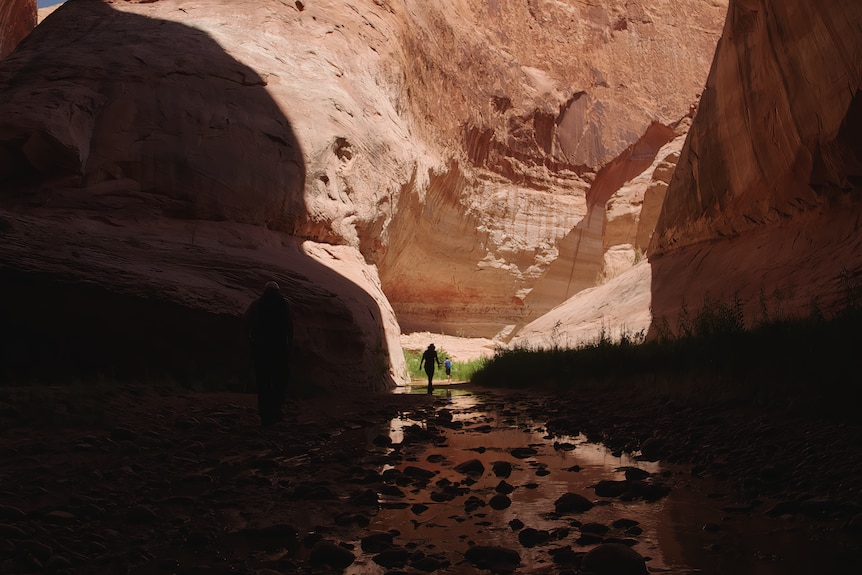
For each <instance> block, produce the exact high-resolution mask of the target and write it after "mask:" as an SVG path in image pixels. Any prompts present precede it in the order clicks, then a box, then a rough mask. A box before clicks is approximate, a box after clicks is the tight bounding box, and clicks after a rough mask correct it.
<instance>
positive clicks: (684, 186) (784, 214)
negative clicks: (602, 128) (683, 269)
mask: <svg viewBox="0 0 862 575" xmlns="http://www.w3.org/2000/svg"><path fill="white" fill-rule="evenodd" d="M860 23H862V5H859V4H858V3H852V2H842V1H840V0H830V1H826V2H810V1H803V0H799V1H797V2H779V1H773V0H763V1H748V0H734V1H732V2H731V3H730V8H729V10H728V19H727V23H726V25H725V29H724V33H723V35H722V40H721V42H720V44H719V47H718V50H717V53H716V56H715V61H714V63H713V65H712V69H711V71H710V74H709V78H708V80H707V86H706V89H705V91H704V94H703V97H702V99H701V101H700V104H699V108H698V111H697V115H696V116H695V118H694V122H693V125H692V128H691V132H690V134H689V138H688V141H687V142H686V145H685V147H684V149H683V150H682V153H681V157H680V161H679V165H678V167H677V169H676V172H675V174H674V177H673V181H672V182H671V185H670V187H669V189H668V192H667V199H666V201H665V204H664V208H663V211H662V214H661V217H660V219H659V222H658V227H657V230H656V233H655V236H654V238H653V244H652V246H651V248H650V252H651V254H653V255H654V256H659V255H661V254H666V255H667V257H677V256H675V255H673V254H674V253H676V252H678V250H679V248H680V247H681V246H687V245H692V244H697V243H699V242H704V241H711V242H714V241H715V240H718V239H722V238H734V237H737V236H742V235H745V234H751V236H752V238H755V237H756V238H760V236H761V234H762V233H765V232H764V230H766V229H769V230H772V232H773V235H774V238H775V241H774V245H769V243H768V242H765V241H764V240H762V239H761V240H759V241H757V245H758V247H759V249H760V253H759V254H758V255H753V254H751V253H745V254H739V257H740V260H738V261H736V262H731V261H728V262H727V266H728V267H726V268H725V270H726V271H727V272H729V273H733V274H734V275H736V282H735V283H736V284H737V287H736V288H735V289H741V290H743V292H744V295H745V296H746V297H745V299H746V301H747V302H750V303H751V305H752V307H756V303H755V301H756V299H758V298H757V296H756V295H755V294H756V292H757V291H758V290H763V291H765V292H766V294H767V295H768V296H769V298H770V299H774V298H773V297H772V296H771V294H772V293H773V292H775V291H776V290H778V291H780V292H783V293H784V294H790V293H794V294H798V297H799V298H800V299H805V296H802V293H806V292H807V294H808V296H807V300H808V301H807V302H805V304H806V305H805V308H806V309H807V307H808V306H810V304H811V301H812V298H819V299H820V305H824V306H827V308H828V307H832V306H834V305H840V301H839V300H840V299H841V298H840V297H838V296H839V293H838V292H839V291H840V290H837V289H836V287H837V286H838V285H839V284H840V283H841V282H840V281H839V276H841V275H842V273H844V272H842V268H843V269H844V270H846V271H848V272H849V273H850V274H851V276H856V275H858V274H859V269H860V267H862V254H860V253H859V252H856V251H855V250H854V249H853V248H852V246H853V245H855V240H854V236H856V235H858V231H857V229H858V228H857V227H853V226H851V227H849V228H847V227H846V225H847V223H846V222H845V219H846V216H847V215H848V214H847V212H848V211H849V212H850V213H851V214H852V213H859V210H860V208H859V205H858V203H859V200H860V199H862V198H860V196H859V182H860V177H861V176H862V139H860V128H862V123H861V122H862V95H860V87H862V37H860V34H859V26H860ZM803 222H804V224H803ZM817 228H822V229H817ZM827 228H834V229H844V230H845V231H846V232H847V234H848V235H847V236H846V237H843V238H842V237H835V236H834V234H833V233H832V232H830V231H828V229H827ZM788 230H793V231H794V232H797V233H800V234H802V235H801V236H800V237H799V238H798V241H797V243H796V244H795V245H794V244H792V243H791V242H790V240H789V238H788V237H787V233H788ZM819 237H822V239H823V240H826V239H827V238H830V239H829V241H830V244H828V245H830V246H831V247H830V248H829V249H830V250H833V251H834V253H835V255H832V256H828V255H825V254H823V255H824V258H825V259H824V260H823V261H816V260H815V261H814V262H813V265H814V267H813V268H811V269H809V272H810V273H809V274H808V277H806V274H805V273H800V270H799V269H798V266H799V264H798V263H794V262H793V261H792V260H793V259H794V258H790V259H788V258H787V257H786V254H784V253H781V252H780V251H779V250H790V252H791V253H794V254H795V259H796V260H797V262H799V261H807V260H811V258H812V254H813V253H814V251H815V250H818V251H822V250H824V248H825V245H818V244H817V243H816V241H815V240H816V238H819ZM731 241H732V242H734V243H736V244H737V245H738V244H739V240H731ZM832 241H834V243H832ZM728 245H729V244H728V242H719V243H718V244H717V245H715V247H714V249H713V251H721V250H726V249H727V246H728ZM692 250H694V251H700V252H703V253H706V251H705V250H704V248H703V247H702V246H700V247H692V248H691V250H689V251H692ZM838 254H843V255H844V257H843V258H841V259H839V258H838ZM716 255H717V254H716ZM662 257H664V256H662ZM686 257H688V256H686ZM723 258H724V259H726V260H730V259H731V258H730V256H729V254H727V255H725V256H723ZM779 263H781V264H783V265H784V266H787V267H785V268H783V271H784V273H785V275H786V276H787V277H786V278H783V279H782V278H778V277H776V276H777V275H780V274H776V271H777V269H778V268H777V266H778V265H779ZM743 264H745V265H743ZM700 267H703V266H700ZM815 270H816V271H817V272H819V273H821V274H825V277H818V275H817V273H815ZM690 275H691V274H689V276H690ZM845 275H846V274H845ZM767 277H771V278H772V280H771V281H767V279H766V278H767ZM791 278H793V279H794V281H793V282H791ZM680 279H682V280H683V281H688V282H691V283H692V284H693V286H697V287H693V289H691V290H690V291H689V297H688V300H689V303H690V304H692V303H693V302H695V303H696V302H698V301H700V300H701V299H702V297H703V294H704V293H705V292H706V291H707V290H708V289H709V286H705V285H701V282H697V281H693V278H692V279H686V277H683V278H676V280H675V281H679V280H680ZM654 281H655V282H656V283H655V285H654V288H653V291H654V299H655V300H656V301H655V303H656V305H657V308H658V309H662V308H672V306H671V305H670V302H668V301H667V298H666V297H664V296H663V295H662V294H661V293H660V291H659V290H660V288H659V286H666V285H667V284H668V283H670V280H669V279H666V278H661V277H657V276H655V274H654ZM776 281H777V282H778V283H773V282H776ZM829 283H831V284H832V286H833V287H831V288H830V287H828V286H826V285H823V284H829ZM817 285H820V287H822V288H823V289H822V290H821V289H815V286H817ZM727 288H728V289H726V290H725V291H724V293H723V294H722V297H725V298H726V297H727V296H728V293H727V292H728V291H729V290H730V289H734V288H732V287H731V286H729V285H728V286H727ZM716 291H717V290H713V294H712V295H713V297H718V295H717V294H716V293H715V292H716ZM752 292H754V293H752ZM836 297H838V299H836ZM800 303H801V302H800ZM665 311H667V312H668V313H672V309H666V310H665Z"/></svg>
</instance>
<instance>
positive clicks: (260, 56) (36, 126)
mask: <svg viewBox="0 0 862 575" xmlns="http://www.w3.org/2000/svg"><path fill="white" fill-rule="evenodd" d="M725 8H726V2H723V1H721V0H714V1H710V2H703V1H700V0H697V1H695V0H692V1H691V2H687V3H686V9H685V10H682V9H680V6H679V2H672V1H670V0H652V1H651V2H648V3H639V4H634V3H631V2H625V1H623V0H619V1H610V2H606V3H603V4H602V5H601V6H597V5H594V3H590V2H585V1H570V2H556V1H541V0H533V1H531V2H527V3H523V2H514V1H512V2H509V1H503V0H499V1H494V2H486V1H479V0H476V1H472V0H450V1H447V2H439V3H413V2H403V1H396V0H354V1H351V2H347V3H345V2H335V1H319V2H287V3H285V2H256V1H255V2H253V1H250V0H248V1H227V0H224V1H195V0H185V1H182V2H180V1H179V0H158V1H155V2H153V1H148V2H134V1H116V2H107V1H102V0H70V1H69V2H66V3H65V4H64V5H63V6H61V7H60V8H58V9H57V10H56V11H54V12H53V13H51V14H50V15H48V16H47V17H46V18H45V19H44V21H43V22H42V23H40V24H39V26H38V27H37V28H36V29H35V30H34V31H33V33H32V34H31V35H30V37H29V38H28V40H27V42H26V43H25V45H23V46H21V47H20V48H19V49H18V50H17V51H16V52H14V53H13V54H11V55H10V56H9V57H8V58H6V59H5V60H4V61H2V63H0V118H3V120H2V122H0V208H2V210H3V214H0V215H2V217H3V221H2V233H3V235H4V240H5V242H4V247H3V251H2V253H0V256H2V257H0V264H2V266H0V273H3V274H5V276H6V277H9V278H12V280H14V282H15V285H17V286H19V288H18V289H19V291H18V292H16V293H18V294H19V295H20V297H21V298H23V299H22V301H19V302H11V301H10V302H6V303H4V310H5V311H4V313H5V314H6V315H5V316H4V317H7V318H10V321H11V320H14V322H15V325H17V326H19V327H21V328H27V329H28V332H27V333H30V337H32V339H33V340H34V341H42V340H44V341H49V342H51V344H50V346H48V347H51V348H52V349H55V350H58V351H57V353H60V351H59V350H62V349H65V348H66V347H68V338H69V337H71V336H69V335H68V334H67V333H66V331H67V330H73V331H74V326H75V325H76V322H78V321H80V319H81V318H82V317H93V318H101V319H98V321H96V320H94V326H93V327H92V329H91V330H90V331H89V332H88V333H89V334H90V335H89V336H88V337H90V341H91V344H90V345H89V346H84V347H89V348H90V349H95V350H99V349H110V350H113V351H111V352H110V353H108V352H106V353H101V356H100V357H92V358H90V359H89V360H88V361H91V363H92V364H93V365H94V366H96V368H98V365H100V361H101V362H102V363H104V365H106V366H108V367H109V368H111V369H120V368H119V367H118V365H119V363H122V362H119V360H117V361H113V360H111V359H110V358H117V357H126V356H128V355H130V354H129V353H125V352H124V353H120V352H119V351H118V348H119V347H123V346H125V347H126V348H129V349H140V350H141V352H140V353H139V354H138V355H139V356H140V355H145V354H146V349H147V346H151V347H153V346H155V344H154V343H153V340H154V338H155V334H159V333H162V334H167V335H165V336H163V337H166V338H167V341H163V342H160V343H159V345H158V346H155V347H154V349H157V350H158V353H155V352H153V353H151V354H150V357H153V358H157V359H158V358H161V357H163V356H164V355H165V353H164V348H166V347H167V348H170V349H176V350H182V349H184V348H183V346H184V345H186V346H188V345H189V343H188V341H189V339H188V332H187V331H183V330H181V329H179V328H177V326H176V324H177V322H180V321H181V320H180V319H178V318H182V317H186V318H187V319H186V320H182V321H189V322H190V321H192V319H189V318H192V317H205V318H210V319H212V320H213V321H214V322H215V323H216V324H218V325H219V326H220V327H219V328H211V331H213V332H214V333H224V334H228V333H230V334H233V333H237V332H236V331H235V330H237V329H238V327H237V326H238V325H239V323H240V317H241V314H242V311H243V310H244V309H245V307H246V306H247V304H248V303H249V302H250V301H251V299H252V298H253V297H254V296H255V295H256V294H257V292H258V291H259V289H260V285H262V282H263V280H265V279H267V278H268V277H274V278H275V279H277V280H278V281H279V282H280V283H283V284H284V285H285V286H286V287H285V289H286V291H287V294H288V295H289V296H290V297H291V298H292V299H294V301H295V304H296V307H297V309H299V310H300V311H301V312H302V313H301V317H300V318H299V319H298V322H300V323H304V325H305V327H304V328H301V329H300V332H299V333H298V340H297V345H298V346H299V349H300V354H299V356H300V357H302V358H304V359H303V360H301V361H304V362H305V365H304V366H303V367H302V370H301V371H302V372H304V373H308V374H312V375H309V376H308V378H309V379H310V380H317V379H321V378H322V379H325V380H326V382H325V383H326V385H329V386H332V385H354V386H355V385H358V386H364V387H369V388H381V387H386V386H388V385H392V384H393V383H395V382H398V381H401V380H402V378H403V357H402V356H401V351H400V349H399V348H398V346H397V334H398V331H399V323H400V327H401V328H403V329H405V331H408V330H417V329H422V330H431V331H446V332H448V333H461V334H463V335H479V336H488V337H490V336H493V335H496V334H498V333H502V334H507V333H512V332H513V331H514V330H516V329H518V328H519V327H520V326H521V325H523V324H524V323H526V322H527V321H528V320H529V319H531V318H532V317H536V316H538V315H540V314H541V313H543V312H544V311H546V310H548V309H550V308H552V307H553V306H554V305H556V304H558V303H560V302H562V301H564V300H565V299H566V298H567V297H568V296H570V295H572V294H573V293H577V292H578V291H579V290H582V289H584V288H589V287H591V286H594V285H596V283H600V282H601V281H604V280H605V279H607V277H609V276H608V274H609V273H611V272H609V271H608V270H609V269H610V268H611V267H612V268H613V269H614V270H615V271H613V272H612V273H613V274H615V273H619V271H621V270H620V265H619V263H618V262H617V263H614V264H613V265H609V264H607V263H606V261H605V259H606V258H605V252H606V251H607V250H608V249H609V247H608V246H607V245H606V243H607V242H606V239H605V227H606V226H607V225H609V224H608V222H609V221H611V219H613V218H611V219H609V216H608V210H607V208H606V203H607V202H608V201H609V200H610V199H611V198H612V197H613V196H614V195H615V194H616V193H617V192H618V191H619V190H620V189H621V188H623V187H624V185H625V184H626V182H628V181H630V180H632V179H633V178H635V177H637V176H638V175H640V174H642V173H643V172H644V171H645V170H649V169H650V168H651V167H652V166H654V165H656V162H657V160H659V159H660V158H659V156H661V157H662V158H664V157H666V156H663V155H662V150H663V149H664V148H665V146H667V145H668V144H669V143H670V142H671V141H673V140H674V139H675V138H677V137H678V136H679V133H680V130H684V129H685V127H686V125H685V122H684V121H683V120H684V119H685V118H686V116H688V114H689V113H690V111H691V109H692V106H693V103H694V102H695V101H696V99H697V95H698V93H699V92H700V90H701V87H702V85H703V78H704V77H705V74H706V71H707V69H708V66H709V62H710V61H711V60H712V55H713V51H714V48H715V44H716V42H717V38H718V33H719V31H720V28H721V23H722V21H723V19H724V15H725ZM638 201H640V200H638ZM643 201H644V202H646V200H645V199H644V200H643ZM619 221H622V220H619ZM647 227H649V226H647ZM645 233H646V232H645ZM623 235H626V234H623ZM629 235H631V234H629ZM36 236H39V237H38V238H37V237H36ZM42 236H44V237H42ZM647 236H648V233H647ZM638 238H640V239H638ZM613 241H617V240H616V239H615V240H613ZM619 241H620V242H623V243H621V244H619V245H621V246H622V245H631V246H634V247H632V248H631V251H632V252H633V253H634V252H636V250H637V249H638V248H637V247H636V246H637V245H640V244H638V243H637V242H640V243H641V244H643V243H644V242H645V241H646V239H644V237H641V236H637V237H634V236H633V237H628V235H626V237H622V236H620V239H619ZM264 248H265V249H264ZM622 249H626V248H622ZM157 255H158V257H159V258H160V260H159V261H155V260H154V259H153V258H155V257H156V256H157ZM196 262H200V263H196ZM606 268H607V269H606ZM333 270H335V271H333ZM333 273H334V275H333ZM336 276H337V277H336ZM339 278H341V279H339ZM603 278H604V279H603ZM12 280H10V281H12ZM54 286H65V287H64V289H63V291H64V293H68V294H78V296H76V297H71V295H70V296H69V298H68V299H66V300H63V301H64V302H65V304H64V305H63V306H60V308H59V309H58V310H54V312H52V313H51V314H44V315H46V316H51V317H53V316H55V315H56V314H60V316H62V317H61V319H62V321H60V320H58V321H57V323H56V325H55V327H56V326H62V328H57V329H54V328H52V324H51V322H48V321H46V322H44V323H39V326H40V327H38V329H36V328H33V327H32V325H30V324H31V323H32V322H28V320H27V314H26V313H24V314H23V315H22V314H21V313H20V312H19V311H18V310H19V309H30V308H32V307H34V306H36V307H38V305H37V302H36V301H31V300H28V299H27V298H28V297H30V296H28V294H49V293H51V290H52V287H54ZM81 286H85V287H86V289H84V288H82V287H81ZM90 288H93V289H95V290H97V292H98V293H102V292H104V293H105V294H114V295H116V296H117V298H118V299H117V301H118V302H123V301H130V302H135V303H134V304H131V303H130V304H129V305H125V304H122V303H116V305H114V304H112V305H113V307H112V308H111V309H116V310H120V309H128V310H137V311H130V312H129V315H128V317H125V316H124V319H123V322H132V324H131V325H133V326H134V325H138V324H135V323H134V322H140V321H142V318H144V317H146V318H147V320H148V321H149V323H146V324H141V325H142V326H143V327H142V328H141V329H140V330H137V328H134V327H133V328H130V329H128V330H126V331H136V330H137V331H138V332H139V337H135V338H131V339H129V340H128V341H127V342H125V343H124V344H122V345H121V344H119V343H117V341H116V339H117V338H116V336H117V334H118V333H119V332H120V331H122V330H121V329H119V328H116V327H112V328H111V329H105V330H101V329H99V325H101V324H102V323H104V322H105V321H106V320H105V319H104V318H105V317H110V316H111V315H112V314H107V315H106V314H105V313H101V312H99V313H96V311H95V310H93V309H92V307H93V305H94V304H93V302H94V301H98V300H99V298H98V297H95V296H94V295H92V294H93V293H96V292H91V291H89V290H90ZM381 288H382V291H381ZM98 290H102V291H98ZM84 292H86V293H84ZM384 293H385V296H384ZM106 297H107V296H106ZM41 298H42V296H41V295H40V298H39V300H40V301H41ZM107 299H111V298H107ZM47 301H48V302H51V301H52V300H51V299H50V298H48V300H47ZM112 301H113V300H112ZM22 302H25V303H26V305H24V306H23V307H22V305H21V304H22ZM76 302H78V303H76ZM323 302H329V303H328V304H325V303H323ZM78 308H80V309H78ZM52 309H53V308H52ZM73 310H76V311H74V313H73ZM143 310H146V313H144V311H143ZM176 310H183V311H184V312H188V314H186V313H179V312H176ZM396 316H397V321H396V319H395V318H396ZM171 318H174V319H173V320H172V319H171ZM156 320H158V321H156ZM201 321H203V320H201ZM165 322H167V323H165ZM34 325H35V324H34ZM58 332H63V333H62V334H61V335H58ZM174 334H175V335H174ZM180 334H182V335H180ZM216 339H219V338H216ZM109 344H110V345H109ZM231 346H234V347H231ZM191 347H193V348H194V349H195V350H196V351H194V353H193V354H192V353H191V352H190V354H189V355H191V356H193V358H192V359H188V358H186V359H182V358H183V354H182V353H180V352H177V353H174V355H175V356H177V359H176V361H175V362H179V363H183V362H184V361H185V362H186V363H189V364H195V365H200V364H205V363H207V362H210V361H214V360H216V359H217V360H225V358H228V357H231V354H229V353H224V352H223V350H225V349H235V342H234V341H233V339H232V336H230V337H229V336H224V337H221V338H220V339H219V343H217V344H216V343H213V344H212V345H210V346H202V345H197V344H195V345H193V346H191ZM203 348H208V349H210V351H209V352H207V350H206V349H203ZM74 349H76V350H80V349H83V347H81V346H75V347H74ZM93 354H95V355H96V356H99V353H96V352H93ZM131 355H134V354H131ZM234 355H236V354H234ZM106 357H107V358H108V359H106ZM132 359H133V358H132ZM132 359H129V361H132ZM27 361H28V360H27V358H26V357H24V356H22V359H21V362H20V363H22V364H24V363H26V362H27ZM232 363H233V364H234V367H236V369H240V368H239V367H237V366H239V365H240V364H241V360H240V358H239V356H236V358H235V361H234V360H232ZM132 371H133V370H132ZM327 373H328V374H329V375H326V374H327Z"/></svg>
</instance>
